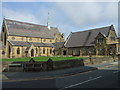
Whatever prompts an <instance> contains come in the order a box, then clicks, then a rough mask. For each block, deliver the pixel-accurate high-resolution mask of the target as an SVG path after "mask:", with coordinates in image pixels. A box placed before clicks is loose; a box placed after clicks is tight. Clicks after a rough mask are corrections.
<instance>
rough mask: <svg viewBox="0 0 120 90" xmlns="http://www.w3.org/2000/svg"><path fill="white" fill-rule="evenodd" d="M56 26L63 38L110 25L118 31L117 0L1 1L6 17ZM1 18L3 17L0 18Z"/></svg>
mask: <svg viewBox="0 0 120 90" xmlns="http://www.w3.org/2000/svg"><path fill="white" fill-rule="evenodd" d="M48 12H49V13H50V25H51V26H53V27H58V28H59V30H60V32H62V33H65V37H67V36H68V35H69V33H70V32H76V31H83V30H88V29H92V28H99V27H104V26H108V25H111V24H113V25H114V26H115V29H116V31H117V32H118V21H117V20H118V3H117V2H61V3H60V2H3V3H2V13H3V16H5V18H8V19H14V20H19V21H24V22H30V23H36V24H40V25H47V17H48ZM0 19H2V18H0Z"/></svg>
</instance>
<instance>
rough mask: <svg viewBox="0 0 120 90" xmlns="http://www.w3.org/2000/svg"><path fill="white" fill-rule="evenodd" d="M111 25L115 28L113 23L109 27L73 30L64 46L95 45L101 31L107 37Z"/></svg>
mask: <svg viewBox="0 0 120 90" xmlns="http://www.w3.org/2000/svg"><path fill="white" fill-rule="evenodd" d="M111 27H112V28H114V27H113V25H111V26H107V27H102V28H96V29H91V30H86V31H80V32H73V33H71V34H70V35H69V37H68V38H67V40H66V42H65V44H64V46H65V47H80V46H94V45H95V38H96V36H97V35H98V34H99V33H102V34H103V35H104V36H105V37H107V36H108V32H109V30H110V29H111Z"/></svg>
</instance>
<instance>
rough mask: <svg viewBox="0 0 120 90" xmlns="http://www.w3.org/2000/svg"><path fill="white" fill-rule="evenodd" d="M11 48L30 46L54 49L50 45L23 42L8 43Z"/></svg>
mask: <svg viewBox="0 0 120 90" xmlns="http://www.w3.org/2000/svg"><path fill="white" fill-rule="evenodd" d="M9 42H10V43H11V45H13V46H27V47H30V46H31V45H32V44H33V45H34V46H36V47H38V46H40V47H54V45H53V44H52V43H37V42H23V41H9Z"/></svg>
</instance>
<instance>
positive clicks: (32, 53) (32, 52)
mask: <svg viewBox="0 0 120 90" xmlns="http://www.w3.org/2000/svg"><path fill="white" fill-rule="evenodd" d="M33 56H34V50H33V49H32V50H31V57H33Z"/></svg>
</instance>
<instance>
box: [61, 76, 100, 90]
mask: <svg viewBox="0 0 120 90" xmlns="http://www.w3.org/2000/svg"><path fill="white" fill-rule="evenodd" d="M101 77H102V76H99V77H96V78H93V79H89V80H87V81H83V82H80V83H77V84H73V85H70V86H67V87H64V88H62V89H59V90H63V89H66V88H71V87H74V86H77V85H81V84H84V83H86V82H89V81H93V80H96V79H99V78H101Z"/></svg>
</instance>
